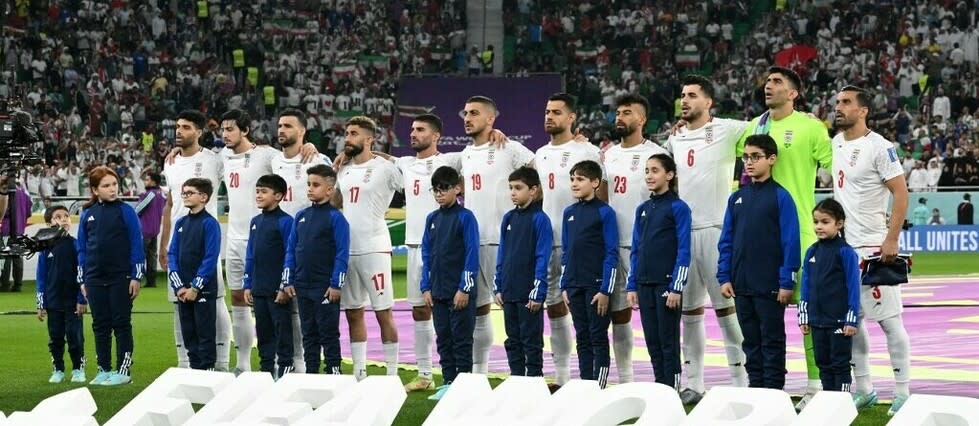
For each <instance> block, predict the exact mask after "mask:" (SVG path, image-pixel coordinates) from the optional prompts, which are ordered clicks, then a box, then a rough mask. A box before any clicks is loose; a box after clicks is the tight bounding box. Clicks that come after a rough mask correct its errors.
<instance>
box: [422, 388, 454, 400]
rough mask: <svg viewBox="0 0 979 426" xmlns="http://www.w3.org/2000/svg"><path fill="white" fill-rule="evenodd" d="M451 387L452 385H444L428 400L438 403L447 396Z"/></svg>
mask: <svg viewBox="0 0 979 426" xmlns="http://www.w3.org/2000/svg"><path fill="white" fill-rule="evenodd" d="M449 386H452V385H442V386H439V387H438V389H437V390H436V391H435V393H434V394H432V396H430V397H428V400H429V401H438V400H440V399H442V397H443V396H445V393H446V392H448V391H449Z"/></svg>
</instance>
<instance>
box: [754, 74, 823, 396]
mask: <svg viewBox="0 0 979 426" xmlns="http://www.w3.org/2000/svg"><path fill="white" fill-rule="evenodd" d="M802 96H803V86H802V79H801V78H799V75H798V74H796V73H795V71H792V70H790V69H788V68H782V67H771V68H769V69H768V77H767V78H766V80H765V105H766V106H768V111H766V112H765V113H764V114H762V115H761V116H759V117H756V118H755V119H754V120H752V121H751V124H750V125H749V126H748V129H747V130H745V132H744V133H743V134H742V135H741V140H740V141H739V142H738V152H737V154H738V155H739V156H740V155H741V154H742V152H743V151H744V141H745V139H747V138H748V136H751V135H755V134H767V135H769V136H771V137H772V139H775V143H776V144H777V145H778V164H777V165H776V166H775V167H773V168H772V178H773V179H775V182H778V184H779V185H782V187H783V188H785V190H786V191H789V195H791V196H792V201H794V202H795V207H796V210H798V216H799V223H809V221H810V220H812V209H813V208H814V207H815V206H816V198H815V195H814V194H815V190H816V170H817V168H819V167H822V168H823V169H827V170H829V169H830V168H831V166H832V161H833V150H832V147H831V145H830V139H829V132H827V130H826V126H825V125H823V123H822V122H821V121H819V120H817V119H815V118H811V117H809V116H807V115H806V114H805V113H802V112H799V111H795V109H794V108H795V105H796V103H797V102H800V101H801V99H803V97H802ZM800 230H801V232H802V235H801V236H800V237H801V241H800V243H801V244H800V246H801V247H802V249H801V250H805V248H808V247H809V246H811V245H813V243H815V242H816V231H815V230H814V229H813V227H811V226H801V227H800ZM804 254H805V253H802V252H801V251H800V253H799V256H800V257H801V256H802V255H804ZM798 289H799V286H798V285H796V293H795V295H794V296H793V300H798V298H799V292H798ZM802 341H803V348H804V350H805V354H806V372H807V375H808V377H809V381H808V384H807V386H806V393H805V395H803V397H802V399H800V400H799V402H798V403H797V404H796V406H795V408H796V410H799V411H801V410H802V409H803V408H805V406H806V404H808V403H809V400H810V399H812V397H813V396H814V395H815V394H816V392H818V391H819V390H820V389H822V382H821V381H820V380H819V368H817V367H816V360H815V355H814V354H815V353H814V352H813V346H812V336H811V335H805V336H803V340H802Z"/></svg>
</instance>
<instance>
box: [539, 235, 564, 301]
mask: <svg viewBox="0 0 979 426" xmlns="http://www.w3.org/2000/svg"><path fill="white" fill-rule="evenodd" d="M562 303H564V296H562V295H561V247H554V249H553V250H551V261H550V262H549V263H548V264H547V298H546V299H544V304H545V305H547V306H551V305H560V304H562Z"/></svg>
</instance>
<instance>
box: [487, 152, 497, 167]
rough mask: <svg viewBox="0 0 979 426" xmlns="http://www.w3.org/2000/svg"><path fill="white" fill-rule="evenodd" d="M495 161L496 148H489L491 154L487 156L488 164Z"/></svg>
mask: <svg viewBox="0 0 979 426" xmlns="http://www.w3.org/2000/svg"><path fill="white" fill-rule="evenodd" d="M495 161H496V150H495V149H491V150H489V155H487V156H486V164H488V165H490V166H492V165H493V162H495Z"/></svg>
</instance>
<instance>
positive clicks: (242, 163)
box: [221, 145, 278, 240]
mask: <svg viewBox="0 0 979 426" xmlns="http://www.w3.org/2000/svg"><path fill="white" fill-rule="evenodd" d="M277 153H278V151H276V150H275V149H273V148H271V147H269V146H260V145H259V146H255V147H254V148H252V149H250V150H248V151H245V152H243V153H241V154H235V153H234V151H232V150H231V149H229V148H224V149H222V150H221V161H222V164H223V166H224V186H225V187H227V189H228V239H231V240H247V239H248V226H249V224H250V223H251V221H252V218H253V217H255V216H256V215H257V214H259V213H261V211H260V210H259V208H258V206H256V205H255V183H256V182H258V178H260V177H262V176H264V175H267V174H270V173H272V158H274V157H275V155H276V154H277Z"/></svg>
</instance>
